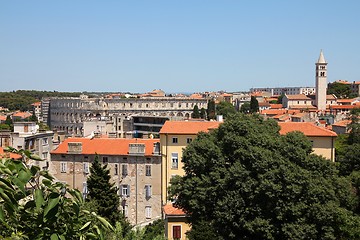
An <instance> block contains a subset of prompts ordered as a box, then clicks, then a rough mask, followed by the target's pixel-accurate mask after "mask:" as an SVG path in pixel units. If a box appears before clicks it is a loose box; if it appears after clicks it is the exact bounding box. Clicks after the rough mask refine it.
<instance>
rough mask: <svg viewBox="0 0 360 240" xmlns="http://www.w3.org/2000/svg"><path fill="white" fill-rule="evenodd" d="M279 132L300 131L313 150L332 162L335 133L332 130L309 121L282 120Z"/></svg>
mask: <svg viewBox="0 0 360 240" xmlns="http://www.w3.org/2000/svg"><path fill="white" fill-rule="evenodd" d="M279 126H280V127H281V130H280V134H286V133H288V132H293V131H300V132H302V133H304V134H305V136H307V137H308V138H309V140H310V141H311V143H312V146H313V147H312V148H313V152H314V153H315V154H317V155H321V156H323V157H325V158H327V159H330V160H331V161H332V162H334V161H335V139H336V137H337V134H336V133H335V132H333V131H330V130H327V129H325V128H323V127H319V126H316V125H314V124H313V123H309V122H282V123H279Z"/></svg>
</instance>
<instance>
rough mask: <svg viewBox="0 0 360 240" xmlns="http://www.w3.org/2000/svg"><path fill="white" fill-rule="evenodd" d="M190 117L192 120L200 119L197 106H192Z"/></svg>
mask: <svg viewBox="0 0 360 240" xmlns="http://www.w3.org/2000/svg"><path fill="white" fill-rule="evenodd" d="M191 117H192V118H200V113H199V107H198V106H197V105H195V106H194V108H193V112H192V114H191Z"/></svg>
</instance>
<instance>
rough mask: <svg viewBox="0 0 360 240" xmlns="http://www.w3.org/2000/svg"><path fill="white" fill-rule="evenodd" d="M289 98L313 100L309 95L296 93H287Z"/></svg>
mask: <svg viewBox="0 0 360 240" xmlns="http://www.w3.org/2000/svg"><path fill="white" fill-rule="evenodd" d="M285 96H286V97H287V99H289V100H311V98H309V97H308V96H306V95H304V94H295V95H285Z"/></svg>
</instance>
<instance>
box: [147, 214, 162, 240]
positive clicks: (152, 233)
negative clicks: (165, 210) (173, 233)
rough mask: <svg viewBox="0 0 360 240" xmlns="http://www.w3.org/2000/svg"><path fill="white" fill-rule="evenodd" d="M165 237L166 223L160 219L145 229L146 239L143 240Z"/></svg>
mask: <svg viewBox="0 0 360 240" xmlns="http://www.w3.org/2000/svg"><path fill="white" fill-rule="evenodd" d="M164 235H165V222H164V220H163V219H159V220H156V221H154V222H153V223H150V224H149V225H147V226H146V227H145V230H144V237H143V239H142V240H153V239H155V238H156V237H158V236H164Z"/></svg>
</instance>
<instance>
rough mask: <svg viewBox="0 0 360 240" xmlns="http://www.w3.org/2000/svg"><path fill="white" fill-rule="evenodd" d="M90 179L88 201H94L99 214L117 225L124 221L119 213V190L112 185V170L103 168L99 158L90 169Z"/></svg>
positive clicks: (88, 182)
mask: <svg viewBox="0 0 360 240" xmlns="http://www.w3.org/2000/svg"><path fill="white" fill-rule="evenodd" d="M90 173H91V174H90V177H89V178H88V180H87V186H88V191H89V193H88V198H87V200H88V201H93V202H94V203H95V205H96V208H97V213H98V214H99V215H101V216H103V217H105V218H107V219H108V220H109V222H110V223H111V224H113V225H115V223H116V222H118V221H121V220H122V218H123V217H122V213H121V212H120V211H119V205H120V200H119V196H118V195H117V188H116V187H115V186H114V183H110V178H111V177H110V170H109V169H107V165H104V166H101V164H100V163H99V159H98V156H96V157H95V160H94V162H93V164H92V166H91V167H90Z"/></svg>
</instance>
